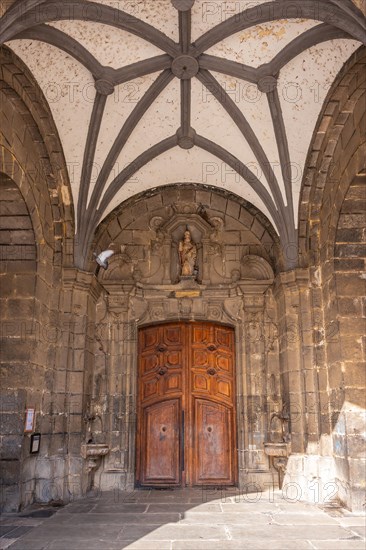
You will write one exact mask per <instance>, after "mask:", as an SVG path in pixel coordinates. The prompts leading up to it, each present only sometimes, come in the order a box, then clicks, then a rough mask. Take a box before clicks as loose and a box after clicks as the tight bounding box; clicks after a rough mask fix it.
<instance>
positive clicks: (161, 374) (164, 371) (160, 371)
mask: <svg viewBox="0 0 366 550" xmlns="http://www.w3.org/2000/svg"><path fill="white" fill-rule="evenodd" d="M167 370H168V369H164V368H163V369H160V370H159V371H158V372H159V374H160V376H164V374H165V373H166V371H167Z"/></svg>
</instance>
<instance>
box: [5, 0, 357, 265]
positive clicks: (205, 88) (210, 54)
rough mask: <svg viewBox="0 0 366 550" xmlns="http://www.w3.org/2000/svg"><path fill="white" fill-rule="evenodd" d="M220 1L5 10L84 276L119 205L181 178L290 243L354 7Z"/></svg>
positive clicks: (328, 1)
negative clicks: (221, 192)
mask: <svg viewBox="0 0 366 550" xmlns="http://www.w3.org/2000/svg"><path fill="white" fill-rule="evenodd" d="M227 4H228V3H225V2H202V1H201V0H196V2H195V1H194V0H172V1H171V2H170V1H168V0H156V1H155V0H154V1H149V2H146V1H137V2H116V1H109V0H99V1H97V2H89V1H86V0H84V1H78V0H63V1H62V2H61V1H54V0H51V1H50V0H29V1H27V2H21V1H16V2H14V3H13V4H12V5H10V4H8V5H9V9H8V10H7V12H5V14H4V15H3V17H2V20H1V23H2V24H1V33H0V42H1V43H4V42H6V44H7V45H8V46H9V47H10V48H11V49H12V50H14V52H15V53H16V54H17V55H19V56H20V57H21V58H22V60H23V61H24V62H25V63H26V64H27V65H28V66H29V68H30V70H31V71H32V72H33V74H34V76H35V78H36V79H37V80H38V82H39V84H40V86H41V88H42V90H43V93H44V94H45V96H46V99H48V100H49V103H50V107H51V110H52V112H53V116H54V118H55V122H56V125H57V128H58V131H59V133H60V137H61V142H62V145H63V148H64V153H65V157H66V161H67V163H68V168H69V177H70V180H71V186H72V189H73V195H74V196H73V198H74V203H75V206H76V213H77V220H76V222H77V223H76V225H77V235H76V243H77V247H76V263H77V265H78V266H79V267H82V268H83V267H85V266H86V265H87V256H88V254H89V252H90V251H89V247H88V243H91V242H92V239H93V235H94V232H95V230H96V228H97V226H98V224H99V223H100V222H101V221H102V220H103V219H104V218H105V217H106V216H107V215H108V214H109V213H110V212H111V211H112V210H113V208H115V207H116V206H117V205H118V204H119V203H121V202H122V201H123V200H125V199H126V198H128V197H129V196H132V195H134V194H136V193H139V192H142V191H144V189H148V188H152V187H156V186H157V185H165V184H169V183H174V182H177V181H180V182H184V181H186V182H195V183H202V184H209V185H215V186H217V187H221V188H224V189H227V190H228V191H231V192H234V193H236V194H237V195H239V196H241V197H243V198H244V199H245V200H248V201H249V202H251V203H252V204H254V205H255V206H256V207H257V208H258V209H259V210H261V211H262V212H263V213H264V214H265V215H266V216H267V217H268V219H269V220H270V221H271V222H272V224H273V226H274V228H275V230H276V231H277V233H278V235H279V237H280V240H281V243H282V246H283V247H286V246H288V245H289V244H290V243H295V242H296V241H297V237H296V231H297V210H298V199H299V191H300V185H301V180H302V172H303V170H304V163H305V158H306V154H307V152H308V149H309V145H310V141H311V137H312V134H313V131H314V128H315V125H316V121H317V117H318V115H319V113H320V110H321V107H322V103H323V101H324V98H325V96H326V94H327V91H328V90H329V88H330V86H331V84H332V81H333V80H334V78H335V76H336V75H337V73H338V72H339V70H340V68H341V67H342V65H343V63H344V62H345V61H346V60H347V59H348V58H349V57H350V56H351V54H352V53H353V52H354V51H355V50H356V49H357V48H358V46H359V45H360V43H361V42H362V41H365V30H364V24H365V20H364V17H363V15H362V12H361V11H360V10H359V8H358V7H356V6H355V4H354V3H353V2H352V1H351V0H342V1H341V2H340V1H338V0H324V1H323V0H316V1H311V0H302V1H301V2H300V1H299V2H293V1H289V0H277V1H268V2H267V1H258V2H249V3H248V2H235V3H230V4H231V5H233V4H235V10H236V11H235V12H233V11H231V12H230V9H231V10H233V7H232V6H231V8H230V9H229V7H228V5H227ZM320 44H321V45H322V46H321V47H318V45H320ZM273 52H275V53H273ZM291 265H292V260H290V259H289V260H288V265H287V267H291Z"/></svg>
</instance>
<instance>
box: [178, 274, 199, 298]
mask: <svg viewBox="0 0 366 550" xmlns="http://www.w3.org/2000/svg"><path fill="white" fill-rule="evenodd" d="M174 286H175V296H176V298H184V297H190V298H194V297H198V296H201V286H200V285H199V284H198V283H197V281H196V277H195V275H187V276H182V277H181V278H180V281H179V283H178V284H176V285H174Z"/></svg>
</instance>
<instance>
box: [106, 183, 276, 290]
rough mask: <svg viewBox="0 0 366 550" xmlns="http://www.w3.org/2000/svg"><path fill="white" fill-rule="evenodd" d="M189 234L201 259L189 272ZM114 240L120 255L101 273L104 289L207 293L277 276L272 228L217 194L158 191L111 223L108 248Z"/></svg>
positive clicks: (120, 214)
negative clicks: (113, 285)
mask: <svg viewBox="0 0 366 550" xmlns="http://www.w3.org/2000/svg"><path fill="white" fill-rule="evenodd" d="M199 193H200V194H199ZM197 199H199V200H197ZM250 220H252V222H250ZM251 225H252V229H251V228H250V227H251ZM188 232H189V233H188ZM188 234H189V238H190V242H191V243H193V247H194V256H195V260H194V261H193V263H192V262H191V263H192V265H191V266H190V267H189V262H186V265H185V267H184V269H183V263H182V262H183V256H182V254H183V250H180V247H181V248H182V246H183V244H182V243H183V242H184V236H185V235H188ZM107 238H108V239H109V240H108V242H107ZM261 238H263V241H264V242H263V243H262V242H261ZM111 240H113V242H114V243H115V246H116V248H117V250H118V251H119V252H118V253H117V254H115V255H114V256H112V258H111V259H110V262H109V267H108V269H107V270H106V271H102V272H101V273H100V276H99V279H100V281H101V282H102V284H104V285H105V284H106V285H108V284H109V282H112V281H113V282H114V283H116V284H117V283H118V281H119V282H121V284H133V285H135V286H136V287H140V288H143V289H146V288H158V287H169V286H170V287H174V288H172V289H171V290H172V291H176V290H177V289H179V288H181V287H183V286H184V288H185V289H187V288H191V289H196V290H197V291H198V292H201V291H202V290H203V289H204V288H209V287H217V285H223V284H224V285H226V286H228V287H229V286H231V287H236V286H239V287H240V285H241V284H243V283H245V282H247V284H251V283H252V282H253V281H258V282H259V281H262V282H264V281H268V282H269V281H272V280H273V277H274V272H273V269H272V267H271V263H272V261H273V257H272V256H273V254H274V252H273V251H274V244H273V240H272V241H271V236H270V235H269V233H268V230H266V229H265V228H264V227H262V226H261V225H260V223H259V221H258V219H256V218H254V217H253V214H251V213H249V212H244V211H243V208H241V207H240V205H239V204H236V203H234V202H233V201H231V200H230V201H229V200H227V199H226V198H224V197H223V196H220V195H219V194H217V195H216V194H215V193H214V192H212V191H211V192H208V191H200V192H199V191H193V190H192V189H188V188H187V189H186V187H184V186H183V185H182V187H178V188H177V189H174V191H173V190H171V189H169V193H168V192H164V191H158V190H156V192H155V194H152V195H149V196H147V197H146V198H145V199H140V200H139V201H137V202H136V203H135V204H133V205H132V206H131V207H128V208H127V207H126V210H122V211H121V212H120V213H119V214H118V218H114V219H111V221H110V223H109V224H106V229H105V236H104V241H105V242H106V245H105V246H107V245H108V243H109V242H110V241H111ZM104 241H103V244H102V243H100V245H99V246H100V247H102V246H104ZM183 271H184V273H183ZM183 283H184V284H183Z"/></svg>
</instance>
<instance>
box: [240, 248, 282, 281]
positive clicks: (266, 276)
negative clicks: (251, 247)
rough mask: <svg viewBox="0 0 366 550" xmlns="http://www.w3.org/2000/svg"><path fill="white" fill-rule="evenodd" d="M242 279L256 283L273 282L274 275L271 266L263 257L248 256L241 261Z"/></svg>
mask: <svg viewBox="0 0 366 550" xmlns="http://www.w3.org/2000/svg"><path fill="white" fill-rule="evenodd" d="M241 278H242V279H247V280H254V281H268V280H273V278H274V273H273V269H272V267H271V266H270V264H269V263H268V262H267V260H265V259H264V258H262V257H261V256H256V255H254V254H248V255H246V256H243V258H242V259H241Z"/></svg>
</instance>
